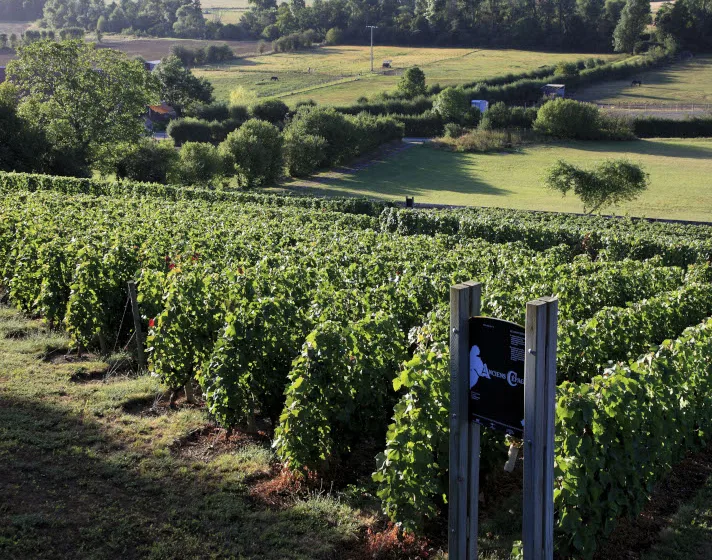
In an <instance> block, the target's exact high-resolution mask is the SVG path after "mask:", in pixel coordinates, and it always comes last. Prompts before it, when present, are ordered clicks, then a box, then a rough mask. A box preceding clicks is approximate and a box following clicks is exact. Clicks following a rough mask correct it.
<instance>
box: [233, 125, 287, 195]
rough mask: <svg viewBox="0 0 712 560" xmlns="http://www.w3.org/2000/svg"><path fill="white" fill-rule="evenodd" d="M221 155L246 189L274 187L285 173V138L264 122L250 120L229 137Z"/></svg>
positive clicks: (277, 130)
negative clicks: (283, 152) (283, 148)
mask: <svg viewBox="0 0 712 560" xmlns="http://www.w3.org/2000/svg"><path fill="white" fill-rule="evenodd" d="M220 153H221V154H222V155H223V158H224V160H225V161H226V162H229V165H230V168H231V171H233V172H234V174H235V175H236V176H237V180H238V183H239V184H240V186H244V187H255V186H263V185H268V184H271V183H274V182H275V181H276V180H277V179H279V176H280V174H281V173H282V137H281V135H280V133H279V129H278V128H277V127H276V126H274V125H272V124H270V123H268V122H265V121H261V120H259V119H250V120H248V121H247V122H246V123H245V124H243V125H242V126H241V127H240V128H239V129H238V130H236V131H234V132H231V133H230V134H228V136H227V138H226V139H225V141H224V142H223V143H222V144H220Z"/></svg>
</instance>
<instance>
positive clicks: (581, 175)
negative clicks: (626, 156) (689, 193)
mask: <svg viewBox="0 0 712 560" xmlns="http://www.w3.org/2000/svg"><path fill="white" fill-rule="evenodd" d="M546 186H547V187H548V188H550V189H552V190H555V191H558V192H560V193H561V194H563V195H564V196H566V194H567V193H568V192H569V191H571V190H573V192H574V195H576V196H577V197H579V198H580V199H581V202H583V211H584V212H585V213H588V214H592V213H593V212H595V211H597V210H599V209H600V208H602V207H604V206H611V205H616V204H618V203H620V202H625V201H628V200H633V199H635V198H636V197H637V196H638V195H640V193H642V192H643V191H644V190H645V189H647V188H648V175H647V173H645V172H644V171H643V169H642V168H641V167H640V166H639V165H636V164H634V163H631V162H629V161H626V160H623V159H621V160H615V161H613V160H611V161H606V162H604V163H602V164H601V165H599V166H598V167H597V168H596V169H594V170H591V171H588V170H585V169H581V168H579V167H576V166H575V165H571V164H568V163H566V162H564V161H561V160H559V161H558V162H556V164H554V165H553V166H552V167H550V168H549V169H548V170H547V172H546Z"/></svg>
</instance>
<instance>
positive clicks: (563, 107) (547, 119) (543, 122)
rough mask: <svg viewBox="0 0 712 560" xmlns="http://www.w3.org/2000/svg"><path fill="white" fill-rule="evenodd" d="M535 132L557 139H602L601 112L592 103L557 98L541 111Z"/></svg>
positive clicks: (535, 123) (535, 125)
mask: <svg viewBox="0 0 712 560" xmlns="http://www.w3.org/2000/svg"><path fill="white" fill-rule="evenodd" d="M534 130H536V131H537V132H541V133H542V134H548V135H550V136H554V137H556V138H571V139H577V140H594V139H597V138H599V137H600V130H601V116H600V111H599V110H598V107H596V106H595V105H593V104H591V103H580V102H578V101H574V100H573V99H562V98H557V99H554V100H553V101H549V102H548V103H545V104H544V105H543V106H542V107H541V108H540V109H539V112H538V113H537V118H536V120H535V121H534Z"/></svg>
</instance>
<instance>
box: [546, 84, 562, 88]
mask: <svg viewBox="0 0 712 560" xmlns="http://www.w3.org/2000/svg"><path fill="white" fill-rule="evenodd" d="M544 87H550V88H564V87H566V85H565V84H546V85H545V86H544Z"/></svg>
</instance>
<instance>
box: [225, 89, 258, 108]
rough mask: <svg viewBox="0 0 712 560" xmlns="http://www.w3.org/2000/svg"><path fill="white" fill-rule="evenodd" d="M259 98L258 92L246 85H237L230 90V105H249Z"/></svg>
mask: <svg viewBox="0 0 712 560" xmlns="http://www.w3.org/2000/svg"><path fill="white" fill-rule="evenodd" d="M256 100H257V94H256V93H255V92H254V91H252V90H251V89H247V88H245V87H244V86H237V87H236V88H235V89H233V90H232V91H230V104H229V105H230V107H234V106H245V107H247V106H249V105H251V104H252V103H254V102H255V101H256Z"/></svg>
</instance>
